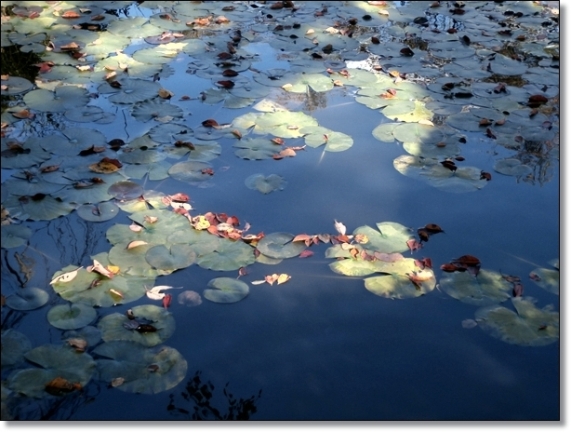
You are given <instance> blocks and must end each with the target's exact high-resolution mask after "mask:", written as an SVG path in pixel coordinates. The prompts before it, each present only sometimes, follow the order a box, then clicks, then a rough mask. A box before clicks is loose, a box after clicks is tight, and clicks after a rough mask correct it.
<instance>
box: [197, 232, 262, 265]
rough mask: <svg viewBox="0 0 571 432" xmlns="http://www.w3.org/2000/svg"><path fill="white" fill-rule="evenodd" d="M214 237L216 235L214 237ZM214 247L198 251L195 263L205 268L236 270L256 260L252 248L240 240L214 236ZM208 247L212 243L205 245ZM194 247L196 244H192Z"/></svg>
mask: <svg viewBox="0 0 571 432" xmlns="http://www.w3.org/2000/svg"><path fill="white" fill-rule="evenodd" d="M214 238H216V237H214ZM216 240H217V241H216V244H215V249H214V250H212V251H208V252H206V253H202V254H201V253H200V252H198V251H197V253H199V256H198V258H197V260H196V263H197V264H198V265H199V266H200V267H202V268H205V269H209V270H216V271H232V270H238V269H239V268H240V267H246V266H248V265H250V264H253V263H254V262H255V261H256V258H255V256H254V250H253V249H252V247H251V246H248V245H247V244H246V243H244V242H242V241H233V240H229V239H225V238H216ZM207 247H208V249H210V248H211V247H212V245H207ZM193 249H195V250H197V249H196V246H193Z"/></svg>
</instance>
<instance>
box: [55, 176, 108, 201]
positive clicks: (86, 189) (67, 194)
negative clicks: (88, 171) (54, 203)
mask: <svg viewBox="0 0 571 432" xmlns="http://www.w3.org/2000/svg"><path fill="white" fill-rule="evenodd" d="M108 189H109V184H107V183H106V182H105V181H103V182H100V183H92V182H91V179H88V180H86V181H84V180H80V181H78V182H76V183H74V184H73V185H70V186H68V187H65V188H63V189H60V190H59V191H57V192H55V193H54V195H55V196H56V197H57V198H59V199H61V200H63V201H65V202H71V203H75V204H92V203H99V202H102V201H109V200H110V199H111V198H113V196H112V195H111V194H109V192H108Z"/></svg>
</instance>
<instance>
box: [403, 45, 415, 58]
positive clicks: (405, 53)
mask: <svg viewBox="0 0 571 432" xmlns="http://www.w3.org/2000/svg"><path fill="white" fill-rule="evenodd" d="M400 54H401V55H403V56H405V57H412V56H413V55H414V51H413V50H411V49H410V48H409V47H405V48H403V49H401V50H400Z"/></svg>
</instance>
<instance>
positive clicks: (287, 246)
mask: <svg viewBox="0 0 571 432" xmlns="http://www.w3.org/2000/svg"><path fill="white" fill-rule="evenodd" d="M294 238H295V236H294V235H293V234H289V233H285V232H275V233H271V234H268V235H266V236H264V238H262V239H261V240H260V241H259V242H258V244H257V246H256V248H257V249H258V250H259V251H260V252H261V253H262V254H264V255H266V256H269V257H270V258H279V259H284V258H293V257H296V256H298V255H299V254H300V253H302V252H303V251H304V250H305V243H303V242H292V240H293V239H294Z"/></svg>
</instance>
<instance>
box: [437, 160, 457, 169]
mask: <svg viewBox="0 0 571 432" xmlns="http://www.w3.org/2000/svg"><path fill="white" fill-rule="evenodd" d="M440 163H441V164H442V166H443V167H444V168H448V169H449V170H450V171H456V170H457V169H458V167H457V166H456V164H455V163H454V162H453V161H451V160H448V159H447V160H444V161H442V162H440Z"/></svg>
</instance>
